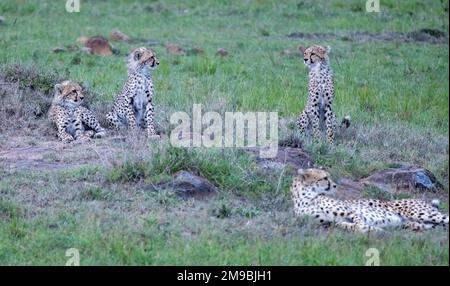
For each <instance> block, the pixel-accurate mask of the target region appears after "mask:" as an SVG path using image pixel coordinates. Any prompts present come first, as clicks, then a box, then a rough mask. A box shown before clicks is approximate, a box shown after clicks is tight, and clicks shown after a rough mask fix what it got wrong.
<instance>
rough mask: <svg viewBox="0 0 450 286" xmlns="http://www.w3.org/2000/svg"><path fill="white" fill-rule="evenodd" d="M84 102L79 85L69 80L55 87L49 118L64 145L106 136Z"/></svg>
mask: <svg viewBox="0 0 450 286" xmlns="http://www.w3.org/2000/svg"><path fill="white" fill-rule="evenodd" d="M83 102H84V94H83V91H82V88H81V86H80V85H79V84H78V83H76V82H73V81H70V80H67V81H64V82H62V83H60V84H56V85H55V94H54V98H53V101H52V104H51V106H50V109H49V113H48V117H49V119H50V121H52V122H53V123H55V125H56V128H57V129H58V138H59V139H60V140H61V141H63V142H64V143H69V142H72V141H74V140H83V141H88V140H90V139H91V138H92V137H102V136H104V135H106V131H105V129H104V128H103V127H102V126H101V125H100V123H99V122H98V120H97V118H96V117H95V115H94V113H93V112H92V111H90V110H89V109H87V108H86V107H84V106H82V104H83ZM89 129H90V130H89Z"/></svg>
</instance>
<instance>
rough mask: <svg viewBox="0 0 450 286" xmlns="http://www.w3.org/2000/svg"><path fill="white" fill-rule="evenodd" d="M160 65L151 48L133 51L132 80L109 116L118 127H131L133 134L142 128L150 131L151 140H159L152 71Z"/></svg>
mask: <svg viewBox="0 0 450 286" xmlns="http://www.w3.org/2000/svg"><path fill="white" fill-rule="evenodd" d="M157 65H159V60H158V59H157V58H156V56H155V54H154V53H153V51H151V50H149V49H147V48H144V47H142V48H137V49H135V50H133V51H132V52H131V53H130V54H129V56H128V61H127V67H128V79H127V81H126V83H125V86H124V87H123V89H122V92H121V93H120V94H119V95H118V96H117V98H116V100H115V102H114V105H113V109H112V111H111V112H109V113H108V114H107V115H106V118H107V120H108V122H109V124H110V125H111V126H112V127H114V128H116V129H117V128H119V127H120V126H127V127H129V128H131V129H132V130H133V131H136V130H137V129H138V127H143V128H145V129H146V130H147V135H148V136H149V137H155V138H159V135H157V134H156V131H155V126H154V122H153V117H154V107H153V81H152V77H151V70H152V69H154V68H156V66H157Z"/></svg>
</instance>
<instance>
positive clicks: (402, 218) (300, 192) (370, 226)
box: [291, 169, 448, 233]
mask: <svg viewBox="0 0 450 286" xmlns="http://www.w3.org/2000/svg"><path fill="white" fill-rule="evenodd" d="M335 189H336V184H335V183H334V182H333V181H332V180H331V179H330V175H329V174H328V173H327V172H326V171H323V170H319V169H300V170H298V175H297V177H296V178H295V179H294V181H293V184H292V187H291V193H292V199H293V201H294V212H295V214H296V215H307V216H312V217H314V218H316V219H318V220H319V221H320V222H321V223H336V225H337V226H339V227H341V228H344V229H347V230H351V231H358V232H363V233H364V232H367V231H370V230H373V231H377V230H381V229H382V228H383V227H389V226H402V227H403V228H406V229H412V230H414V231H420V230H426V229H430V228H435V227H436V226H443V227H448V215H445V214H442V213H440V212H439V211H438V210H437V205H436V203H434V204H432V205H429V204H427V203H425V202H424V201H420V200H412V199H407V200H394V201H381V200H369V199H368V200H364V199H363V200H336V199H333V198H330V197H328V196H326V195H327V194H330V193H332V192H333V191H334V190H335Z"/></svg>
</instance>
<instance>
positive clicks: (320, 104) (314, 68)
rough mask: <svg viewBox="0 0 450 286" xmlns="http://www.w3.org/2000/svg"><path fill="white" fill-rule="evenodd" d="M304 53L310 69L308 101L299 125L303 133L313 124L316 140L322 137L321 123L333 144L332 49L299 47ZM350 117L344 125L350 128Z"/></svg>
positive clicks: (334, 129)
mask: <svg viewBox="0 0 450 286" xmlns="http://www.w3.org/2000/svg"><path fill="white" fill-rule="evenodd" d="M299 50H300V51H301V52H302V53H303V58H304V63H305V65H306V66H307V67H308V69H309V84H308V92H309V96H308V100H307V103H306V107H305V109H304V110H303V112H302V113H301V114H300V116H299V118H298V120H297V125H298V126H299V128H300V131H301V132H302V133H305V132H306V129H307V128H308V126H309V125H310V124H311V125H312V129H313V135H314V137H315V138H318V137H319V136H320V123H321V121H323V122H324V123H325V125H326V133H327V140H328V142H329V143H333V140H334V134H335V131H336V116H335V115H334V113H333V110H332V109H331V106H332V104H333V99H334V84H333V72H332V70H331V67H330V64H329V59H328V53H329V52H330V47H322V46H318V45H314V46H311V47H309V48H304V47H301V46H300V47H299ZM349 124H350V117H349V116H346V117H345V118H344V120H343V121H342V125H344V126H345V127H348V126H349Z"/></svg>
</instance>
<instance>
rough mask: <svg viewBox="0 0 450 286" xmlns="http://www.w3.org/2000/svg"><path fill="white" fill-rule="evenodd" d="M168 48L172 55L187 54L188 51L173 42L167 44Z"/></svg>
mask: <svg viewBox="0 0 450 286" xmlns="http://www.w3.org/2000/svg"><path fill="white" fill-rule="evenodd" d="M166 50H167V52H168V53H169V54H171V55H179V56H181V55H185V54H186V51H185V50H184V49H183V48H182V47H180V46H179V45H177V44H171V43H168V44H166Z"/></svg>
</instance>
